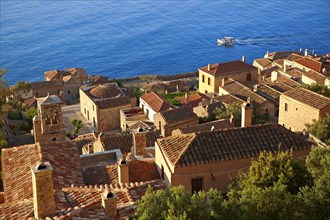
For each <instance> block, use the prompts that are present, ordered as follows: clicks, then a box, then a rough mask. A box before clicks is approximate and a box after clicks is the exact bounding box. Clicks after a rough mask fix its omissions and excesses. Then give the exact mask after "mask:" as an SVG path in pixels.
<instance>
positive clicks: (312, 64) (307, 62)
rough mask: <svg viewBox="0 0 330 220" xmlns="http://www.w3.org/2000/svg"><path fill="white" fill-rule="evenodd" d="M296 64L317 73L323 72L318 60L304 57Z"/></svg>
mask: <svg viewBox="0 0 330 220" xmlns="http://www.w3.org/2000/svg"><path fill="white" fill-rule="evenodd" d="M295 62H297V63H299V64H301V65H303V66H305V67H307V68H309V69H312V70H315V71H317V72H321V70H322V63H321V62H319V61H317V60H313V59H311V58H308V57H302V58H300V59H297V60H296V61H295Z"/></svg>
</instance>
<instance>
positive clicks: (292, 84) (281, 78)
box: [276, 76, 300, 88]
mask: <svg viewBox="0 0 330 220" xmlns="http://www.w3.org/2000/svg"><path fill="white" fill-rule="evenodd" d="M276 82H277V83H282V84H285V85H287V86H290V87H292V88H295V87H297V86H300V83H299V82H297V81H294V80H293V79H290V78H288V77H286V76H279V77H278V78H277V80H276Z"/></svg>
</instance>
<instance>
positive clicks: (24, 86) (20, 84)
mask: <svg viewBox="0 0 330 220" xmlns="http://www.w3.org/2000/svg"><path fill="white" fill-rule="evenodd" d="M30 88H31V83H29V82H25V81H21V82H17V83H16V84H15V86H14V90H29V89H30Z"/></svg>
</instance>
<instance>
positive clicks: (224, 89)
mask: <svg viewBox="0 0 330 220" xmlns="http://www.w3.org/2000/svg"><path fill="white" fill-rule="evenodd" d="M228 94H230V95H233V96H235V97H236V98H238V99H241V100H242V101H246V100H247V99H248V98H250V99H251V100H252V104H253V106H254V113H255V115H269V117H274V116H276V103H275V102H273V101H272V100H269V99H266V98H264V97H263V96H260V95H258V94H257V93H255V92H254V91H253V90H252V89H251V88H249V87H247V86H245V85H243V84H241V83H239V82H237V81H235V80H232V79H227V81H224V80H223V82H222V85H221V86H220V87H219V95H220V97H221V96H222V95H228ZM216 99H217V100H219V98H216ZM220 100H221V98H220Z"/></svg>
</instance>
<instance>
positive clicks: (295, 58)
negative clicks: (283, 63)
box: [285, 53, 303, 61]
mask: <svg viewBox="0 0 330 220" xmlns="http://www.w3.org/2000/svg"><path fill="white" fill-rule="evenodd" d="M302 57H303V56H302V55H299V54H296V53H292V54H291V55H290V56H288V57H287V58H285V59H286V60H290V61H295V60H297V59H300V58H302Z"/></svg>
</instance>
